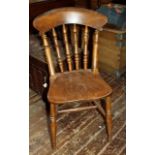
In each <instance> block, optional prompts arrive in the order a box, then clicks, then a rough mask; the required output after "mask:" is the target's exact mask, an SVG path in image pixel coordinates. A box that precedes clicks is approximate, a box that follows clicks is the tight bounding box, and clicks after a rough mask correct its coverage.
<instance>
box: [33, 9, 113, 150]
mask: <svg viewBox="0 0 155 155" xmlns="http://www.w3.org/2000/svg"><path fill="white" fill-rule="evenodd" d="M106 23H107V18H106V16H104V15H102V14H99V13H97V12H95V11H92V10H88V9H84V8H75V7H66V8H59V9H55V10H51V11H48V12H46V13H44V14H42V15H40V16H38V17H36V18H35V20H34V21H33V25H34V27H35V28H36V29H37V30H38V31H39V32H40V35H41V37H42V40H43V45H44V49H45V55H46V58H47V62H48V67H49V73H50V77H49V81H50V84H49V91H48V96H47V97H48V100H49V102H50V118H51V135H52V145H53V148H55V147H56V132H57V125H56V117H57V114H58V113H64V112H75V111H81V110H89V109H96V108H97V109H98V110H99V111H100V112H101V114H102V115H103V116H105V117H106V124H107V132H108V136H109V140H110V139H111V130H112V117H111V101H110V95H111V93H112V89H111V87H110V86H109V85H108V84H107V83H106V82H105V81H104V80H103V79H102V78H101V76H100V74H99V71H98V65H97V62H98V37H99V36H98V34H99V31H100V30H102V27H103V26H104V25H105V24H106ZM68 24H73V36H72V38H73V42H74V46H73V47H74V48H73V49H74V59H73V60H72V56H71V51H70V46H69V35H68V34H67V32H68V29H67V27H68ZM60 25H62V34H63V40H64V46H65V51H66V58H67V68H68V71H66V70H65V69H64V64H63V62H62V57H61V51H60V48H59V42H58V36H57V32H56V27H58V26H60ZM79 25H81V26H83V27H84V34H83V61H82V68H80V57H79V48H78V45H79V42H78V37H77V26H79ZM92 28H93V29H94V35H93V48H92V67H91V68H90V69H89V66H88V64H89V59H88V54H89V53H88V43H89V39H88V38H89V37H88V34H89V29H92ZM47 32H50V34H51V36H52V37H53V40H54V44H55V50H56V53H57V57H58V64H59V67H60V72H58V73H56V71H55V69H54V63H53V59H52V51H51V48H50V41H49V38H48V37H47V36H48V35H47ZM73 64H75V65H73ZM102 98H104V99H105V102H106V105H105V111H104V108H102V106H101V104H100V103H101V102H100V101H101V100H100V99H102ZM75 101H91V102H93V103H94V104H93V105H89V106H82V107H78V108H76V109H75V108H70V109H63V110H57V105H58V104H67V103H72V104H75Z"/></svg>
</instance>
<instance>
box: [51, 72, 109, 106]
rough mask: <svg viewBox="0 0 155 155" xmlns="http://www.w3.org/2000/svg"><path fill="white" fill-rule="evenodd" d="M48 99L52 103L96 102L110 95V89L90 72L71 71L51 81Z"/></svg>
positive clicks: (97, 76) (98, 76)
mask: <svg viewBox="0 0 155 155" xmlns="http://www.w3.org/2000/svg"><path fill="white" fill-rule="evenodd" d="M51 83H52V86H51V87H50V88H49V93H48V99H49V101H50V102H52V103H57V104H62V103H66V102H75V101H84V100H87V101H88V100H96V99H99V98H102V97H105V96H107V95H110V94H111V92H112V89H111V88H110V86H109V85H108V84H107V83H106V82H105V81H104V80H103V79H102V78H101V77H100V75H98V74H97V75H94V74H93V73H92V72H91V71H84V70H78V71H75V70H74V71H72V72H65V73H61V74H57V75H56V78H55V80H53V79H51Z"/></svg>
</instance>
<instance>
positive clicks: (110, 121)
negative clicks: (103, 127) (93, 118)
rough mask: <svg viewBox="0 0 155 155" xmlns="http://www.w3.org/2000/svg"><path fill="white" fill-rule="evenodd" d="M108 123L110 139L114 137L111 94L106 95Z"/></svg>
mask: <svg viewBox="0 0 155 155" xmlns="http://www.w3.org/2000/svg"><path fill="white" fill-rule="evenodd" d="M105 100H106V123H107V132H108V138H109V141H110V140H111V138H112V116H111V98H110V96H107V97H106V99H105Z"/></svg>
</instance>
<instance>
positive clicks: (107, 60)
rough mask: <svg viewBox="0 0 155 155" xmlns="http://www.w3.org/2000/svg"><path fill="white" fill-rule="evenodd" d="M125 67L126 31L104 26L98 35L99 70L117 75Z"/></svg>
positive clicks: (123, 70)
mask: <svg viewBox="0 0 155 155" xmlns="http://www.w3.org/2000/svg"><path fill="white" fill-rule="evenodd" d="M125 68H126V31H122V30H116V29H113V28H104V30H103V31H102V32H100V35H99V70H100V71H101V72H102V71H105V72H107V73H110V74H115V75H116V76H117V77H119V76H120V75H121V74H123V73H124V72H125Z"/></svg>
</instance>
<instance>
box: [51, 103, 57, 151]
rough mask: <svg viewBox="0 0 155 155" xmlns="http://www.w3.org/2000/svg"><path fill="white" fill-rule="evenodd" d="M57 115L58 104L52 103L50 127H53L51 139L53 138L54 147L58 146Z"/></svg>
mask: <svg viewBox="0 0 155 155" xmlns="http://www.w3.org/2000/svg"><path fill="white" fill-rule="evenodd" d="M56 115H57V111H56V105H55V104H53V103H51V104H50V119H51V125H50V129H51V135H52V137H51V139H52V147H53V149H55V148H56V133H57V124H56Z"/></svg>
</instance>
